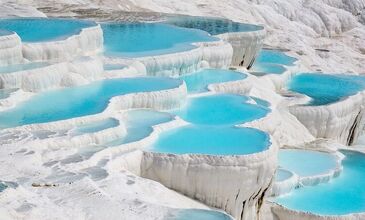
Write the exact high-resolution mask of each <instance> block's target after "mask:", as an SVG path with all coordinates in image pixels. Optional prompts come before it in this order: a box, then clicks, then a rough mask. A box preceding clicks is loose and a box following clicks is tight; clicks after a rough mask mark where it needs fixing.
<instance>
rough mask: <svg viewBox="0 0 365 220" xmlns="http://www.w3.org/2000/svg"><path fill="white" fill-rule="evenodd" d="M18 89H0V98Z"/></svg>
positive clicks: (6, 96)
mask: <svg viewBox="0 0 365 220" xmlns="http://www.w3.org/2000/svg"><path fill="white" fill-rule="evenodd" d="M17 90H18V89H0V99H6V98H9V96H10V95H11V94H12V93H13V92H15V91H17Z"/></svg>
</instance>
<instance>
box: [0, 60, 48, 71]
mask: <svg viewBox="0 0 365 220" xmlns="http://www.w3.org/2000/svg"><path fill="white" fill-rule="evenodd" d="M48 65H50V64H49V63H46V62H34V63H22V64H13V65H7V66H0V74H1V73H13V72H18V71H23V70H32V69H37V68H41V67H45V66H48Z"/></svg>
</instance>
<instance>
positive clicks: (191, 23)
mask: <svg viewBox="0 0 365 220" xmlns="http://www.w3.org/2000/svg"><path fill="white" fill-rule="evenodd" d="M166 23H169V24H173V25H176V26H179V27H184V28H194V29H199V30H203V31H206V32H208V33H209V34H211V35H218V34H224V33H230V32H250V31H258V30H262V29H263V27H262V26H258V25H253V24H244V23H238V22H234V21H231V20H228V19H224V18H208V17H199V16H197V17H195V16H175V17H170V18H169V19H167V21H166Z"/></svg>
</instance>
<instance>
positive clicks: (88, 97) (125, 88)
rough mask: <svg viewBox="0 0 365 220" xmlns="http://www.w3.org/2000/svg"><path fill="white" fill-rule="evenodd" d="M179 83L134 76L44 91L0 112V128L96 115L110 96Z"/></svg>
mask: <svg viewBox="0 0 365 220" xmlns="http://www.w3.org/2000/svg"><path fill="white" fill-rule="evenodd" d="M181 83H182V82H181V80H178V79H171V78H164V77H137V78H124V79H110V80H101V81H97V82H93V83H90V84H88V85H84V86H78V87H72V88H65V89H57V90H52V91H47V92H43V93H39V94H37V95H35V96H34V97H32V98H31V99H29V100H27V101H25V102H22V103H20V104H19V105H17V106H16V107H14V108H12V109H9V110H7V111H3V112H0V127H3V128H4V127H13V126H19V125H25V124H31V123H42V122H50V121H56V120H62V119H69V118H74V117H80V116H85V115H91V114H96V113H100V112H102V111H103V110H104V109H105V108H106V107H107V105H108V103H109V100H110V99H111V98H112V97H114V96H118V95H124V94H128V93H136V92H150V91H158V90H164V89H171V88H175V87H178V86H179V85H181Z"/></svg>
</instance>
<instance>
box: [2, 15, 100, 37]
mask: <svg viewBox="0 0 365 220" xmlns="http://www.w3.org/2000/svg"><path fill="white" fill-rule="evenodd" d="M95 25H96V23H95V22H92V21H85V20H79V19H56V18H9V19H0V29H4V30H8V31H13V32H16V33H17V34H18V35H19V37H20V38H21V39H22V41H24V42H40V41H51V40H62V39H65V38H67V37H69V36H72V35H75V34H78V33H79V32H80V31H81V29H83V28H87V27H92V26H95ZM34 30H36V31H34Z"/></svg>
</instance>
